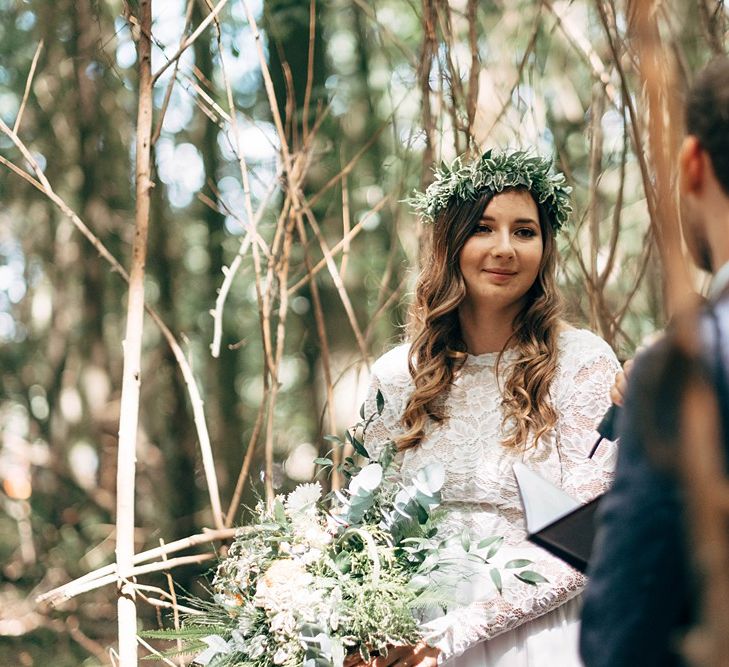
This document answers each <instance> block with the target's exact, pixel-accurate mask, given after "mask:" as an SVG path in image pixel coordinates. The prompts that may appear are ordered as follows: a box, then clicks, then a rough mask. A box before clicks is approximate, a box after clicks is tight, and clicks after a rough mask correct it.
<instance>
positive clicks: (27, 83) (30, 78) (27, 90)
mask: <svg viewBox="0 0 729 667" xmlns="http://www.w3.org/2000/svg"><path fill="white" fill-rule="evenodd" d="M42 50H43V40H41V41H40V42H38V47H37V48H36V50H35V55H34V56H33V61H32V62H31V63H30V71H29V72H28V77H27V78H26V80H25V90H24V91H23V99H22V101H21V102H20V108H19V109H18V115H17V116H16V117H15V123H14V125H13V132H16V133H17V131H18V129H19V128H20V121H21V120H22V119H23V112H24V111H25V105H26V103H27V102H28V96H29V95H30V88H31V86H32V85H33V76H35V68H36V65H38V58H39V57H40V54H41V51H42Z"/></svg>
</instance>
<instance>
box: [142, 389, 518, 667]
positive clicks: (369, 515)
mask: <svg viewBox="0 0 729 667" xmlns="http://www.w3.org/2000/svg"><path fill="white" fill-rule="evenodd" d="M377 408H378V412H381V411H382V408H383V401H382V399H381V397H380V396H378V400H377ZM362 419H363V421H362V422H360V423H359V424H358V425H357V426H356V427H355V428H354V429H353V430H352V431H351V432H350V431H348V432H347V438H348V440H349V442H350V443H351V445H352V446H353V448H354V450H355V451H356V452H357V454H358V455H359V456H360V457H361V460H363V461H365V462H366V465H364V466H363V467H360V466H359V465H357V463H356V461H355V460H354V459H353V458H351V457H348V458H347V459H346V460H345V462H344V464H343V466H342V467H341V470H342V472H343V473H344V475H345V477H347V478H348V479H349V484H348V486H347V488H346V489H344V490H342V491H334V492H333V493H332V494H330V495H329V496H327V497H322V489H321V486H320V485H319V483H318V482H315V483H313V484H302V485H300V486H298V487H297V488H296V489H295V490H294V491H292V492H291V493H289V494H288V495H287V496H279V497H277V498H276V499H275V501H274V502H273V504H272V506H271V507H268V506H266V505H265V504H264V503H259V505H258V506H257V507H256V510H255V515H254V519H253V521H252V523H251V524H250V525H247V526H245V527H243V528H241V529H240V530H239V532H238V534H237V537H236V539H235V540H234V542H233V544H232V545H231V548H230V550H229V552H228V555H227V557H226V558H225V559H224V560H223V561H222V562H221V563H220V564H219V566H218V568H217V571H216V573H215V577H214V579H213V581H212V589H213V599H212V601H202V600H194V601H193V604H194V605H195V606H197V608H198V610H199V613H197V614H194V615H192V614H191V615H187V616H186V617H184V622H183V627H182V628H181V629H180V630H170V631H158V632H146V633H145V636H146V637H149V638H164V639H182V640H184V641H185V646H184V650H183V653H185V654H190V653H192V654H194V656H195V657H194V658H193V663H194V664H197V665H207V666H208V667H273V666H275V665H284V666H285V667H294V666H296V667H300V666H301V665H304V667H342V665H343V664H344V661H345V658H346V657H347V656H348V655H352V654H355V653H359V655H360V656H361V657H362V658H363V659H365V660H368V659H369V658H370V657H371V656H372V655H377V654H381V653H383V652H386V651H387V647H388V646H392V645H398V644H415V643H417V642H418V641H419V640H420V639H421V638H422V636H421V633H420V631H419V629H418V627H419V624H418V620H417V618H416V616H417V615H418V613H420V612H427V613H429V614H432V613H433V612H434V611H435V612H436V613H438V612H441V613H442V610H443V609H445V608H446V607H447V606H448V605H449V603H452V602H453V600H452V593H453V590H455V584H456V583H457V580H458V578H459V577H462V576H463V573H464V568H463V560H464V559H467V560H470V561H471V562H476V563H477V564H478V565H479V566H481V565H488V564H489V559H490V558H491V557H492V556H493V555H494V554H495V553H496V552H497V551H498V549H499V547H500V546H501V543H502V542H503V539H502V538H501V537H487V538H486V539H483V540H481V541H480V542H476V541H475V540H471V539H470V537H469V536H468V534H466V533H463V534H459V535H458V536H456V537H452V538H450V539H444V538H441V537H440V536H439V534H438V521H439V512H438V510H437V508H438V505H439V504H440V490H441V487H442V485H443V482H444V478H445V472H444V469H443V467H442V466H441V465H440V464H430V465H428V466H426V467H424V468H422V469H421V470H419V471H418V473H417V474H416V475H415V476H414V477H413V478H412V479H410V480H408V481H404V480H399V479H398V475H397V473H396V471H395V470H394V466H393V459H394V456H395V446H394V445H393V444H392V443H390V444H388V445H386V446H385V447H384V448H383V449H382V450H381V452H380V455H379V457H378V459H377V460H376V461H371V460H370V456H369V453H368V452H367V450H366V449H365V447H364V444H363V442H362V435H363V434H364V431H366V428H367V426H368V425H369V423H370V422H371V421H372V419H373V417H371V418H370V419H369V420H365V418H364V415H362ZM358 436H359V437H358ZM328 438H329V439H334V440H338V439H337V438H336V437H334V436H328ZM340 444H341V443H340ZM317 463H318V464H320V465H322V466H325V467H326V466H331V465H332V461H331V460H330V459H317ZM528 563H529V561H513V562H512V563H507V565H506V567H507V568H523V567H524V566H525V565H527V564H528ZM450 566H455V567H450ZM451 571H452V572H453V574H451ZM490 575H491V579H492V581H493V582H494V585H495V586H496V588H497V589H499V591H500V590H501V574H500V572H499V570H498V568H494V567H491V569H490ZM525 581H526V580H525ZM176 654H177V653H176V652H170V653H167V654H166V656H165V657H172V656H173V655H176Z"/></svg>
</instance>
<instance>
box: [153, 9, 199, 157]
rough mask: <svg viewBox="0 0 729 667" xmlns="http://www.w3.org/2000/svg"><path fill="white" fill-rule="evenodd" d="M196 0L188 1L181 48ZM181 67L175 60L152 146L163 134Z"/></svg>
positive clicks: (181, 36)
mask: <svg viewBox="0 0 729 667" xmlns="http://www.w3.org/2000/svg"><path fill="white" fill-rule="evenodd" d="M194 1H195V0H187V9H186V10H185V27H184V28H183V29H182V35H180V47H182V45H183V44H184V43H185V33H186V32H187V29H188V28H189V27H190V20H191V17H192V3H193V2H194ZM179 66H180V61H179V60H175V69H174V71H173V72H172V76H171V77H170V80H169V82H168V83H167V90H165V97H164V100H163V102H162V108H161V109H160V112H159V117H158V118H157V129H156V130H155V131H154V132H153V133H152V146H154V145H155V144H156V143H157V139H159V135H160V134H161V132H162V124H163V123H164V120H165V115H166V114H167V107H168V106H169V104H170V98H171V97H172V89H173V88H174V87H175V82H176V81H177V70H178V68H179Z"/></svg>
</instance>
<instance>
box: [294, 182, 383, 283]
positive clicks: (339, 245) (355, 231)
mask: <svg viewBox="0 0 729 667" xmlns="http://www.w3.org/2000/svg"><path fill="white" fill-rule="evenodd" d="M389 200H390V195H386V196H385V197H383V198H382V199H380V201H378V202H377V204H375V205H374V206H373V207H372V209H371V210H370V211H367V213H365V214H364V215H363V216H362V217H361V218H360V221H359V222H358V223H357V224H356V225H355V226H354V227H352V228H351V229H350V230H349V232H348V233H347V234H346V235H345V236H344V237H342V239H341V240H340V241H338V242H337V243H336V245H334V247H332V248H331V250H330V251H329V253H330V255H331V256H332V257H335V256H336V255H337V254H338V253H339V252H340V251H341V250H343V249H344V247H345V245H346V244H347V243H350V242H351V241H352V239H354V238H355V237H356V236H357V235H358V234H359V233H360V232H361V231H362V229H363V228H364V225H365V224H366V223H367V221H368V220H369V219H370V218H371V217H372V216H373V215H375V214H376V213H378V212H379V211H380V209H382V207H383V206H384V205H385V204H386V203H387V202H388V201H389ZM307 205H308V206H309V208H310V207H311V202H308V203H307ZM326 265H327V259H326V257H324V258H322V259H320V260H319V261H318V262H317V263H316V264H315V265H314V266H313V267H312V269H311V273H312V275H316V274H317V273H319V271H321V270H322V269H323V268H324V267H326ZM307 282H309V275H308V272H307V275H305V276H304V277H303V278H301V279H299V280H298V281H297V282H295V283H294V284H293V285H292V286H291V287H289V296H291V295H292V294H294V293H296V292H298V291H299V290H300V289H301V288H302V287H303V286H304V285H305V284H306V283H307Z"/></svg>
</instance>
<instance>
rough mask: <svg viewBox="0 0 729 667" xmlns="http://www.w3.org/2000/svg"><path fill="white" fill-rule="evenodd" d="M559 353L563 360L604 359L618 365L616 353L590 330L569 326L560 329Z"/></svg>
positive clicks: (565, 325)
mask: <svg viewBox="0 0 729 667" xmlns="http://www.w3.org/2000/svg"><path fill="white" fill-rule="evenodd" d="M559 351H560V356H561V357H562V359H563V360H565V359H574V358H578V359H596V358H601V357H602V358H607V359H609V360H610V361H613V360H615V363H617V357H616V356H615V352H614V351H613V349H612V348H611V347H610V345H608V343H607V342H606V341H605V340H603V339H602V338H600V336H598V335H597V334H595V333H593V332H592V331H589V330H588V329H577V328H575V327H573V326H570V325H569V324H564V325H562V328H561V329H560V332H559Z"/></svg>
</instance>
